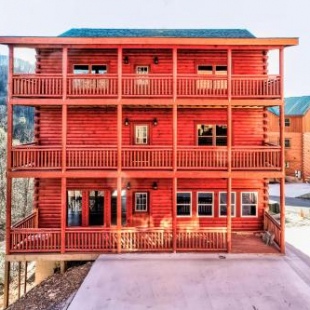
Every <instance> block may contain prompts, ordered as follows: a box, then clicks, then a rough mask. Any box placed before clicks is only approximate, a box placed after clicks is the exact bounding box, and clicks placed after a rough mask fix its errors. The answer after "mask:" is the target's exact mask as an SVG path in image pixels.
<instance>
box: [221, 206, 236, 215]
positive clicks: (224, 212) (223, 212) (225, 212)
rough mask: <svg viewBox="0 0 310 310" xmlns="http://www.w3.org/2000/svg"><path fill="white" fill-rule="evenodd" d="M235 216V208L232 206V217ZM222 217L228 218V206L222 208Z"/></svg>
mask: <svg viewBox="0 0 310 310" xmlns="http://www.w3.org/2000/svg"><path fill="white" fill-rule="evenodd" d="M234 215H235V206H234V205H231V216H234ZM220 216H227V206H226V205H221V206H220Z"/></svg>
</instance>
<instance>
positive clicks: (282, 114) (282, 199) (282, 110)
mask: <svg viewBox="0 0 310 310" xmlns="http://www.w3.org/2000/svg"><path fill="white" fill-rule="evenodd" d="M279 61H280V65H279V67H280V77H281V106H280V145H281V171H282V178H281V180H280V225H281V239H280V250H281V253H282V254H285V136H284V130H285V126H284V121H285V108H284V92H283V81H284V49H283V48H280V49H279Z"/></svg>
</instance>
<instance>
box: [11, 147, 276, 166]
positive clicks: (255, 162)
mask: <svg viewBox="0 0 310 310" xmlns="http://www.w3.org/2000/svg"><path fill="white" fill-rule="evenodd" d="M227 156H228V150H227V148H225V147H221V148H206V147H197V146H189V147H179V148H178V149H177V158H176V160H177V168H178V170H200V169H204V170H226V169H228V157H227ZM280 159H281V150H280V148H279V147H274V146H261V147H233V149H232V162H231V166H232V170H267V171H278V170H280V169H281V160H280ZM61 168H62V150H61V147H60V146H37V145H34V144H30V145H22V146H15V147H13V149H12V169H13V170H15V171H16V170H38V169H39V170H40V169H42V170H44V169H45V170H55V169H56V170H57V169H61ZM116 168H117V148H116V146H101V147H92V146H75V147H68V148H67V154H66V169H68V170H70V169H116ZM172 168H173V149H172V147H171V146H148V147H123V148H122V169H124V170H136V169H157V170H158V169H160V170H169V169H172Z"/></svg>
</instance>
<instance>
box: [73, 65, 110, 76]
mask: <svg viewBox="0 0 310 310" xmlns="http://www.w3.org/2000/svg"><path fill="white" fill-rule="evenodd" d="M75 66H87V67H88V72H87V73H74V70H75ZM93 66H105V67H106V72H105V73H92V70H93ZM108 68H109V67H108V65H107V64H93V63H87V64H79V63H77V64H73V70H72V71H73V74H74V75H83V74H84V75H85V74H92V75H96V74H98V75H105V74H107V73H108Z"/></svg>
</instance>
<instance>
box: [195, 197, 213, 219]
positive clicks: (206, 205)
mask: <svg viewBox="0 0 310 310" xmlns="http://www.w3.org/2000/svg"><path fill="white" fill-rule="evenodd" d="M213 196H214V195H213V193H209V192H204V193H197V213H198V216H210V217H211V216H213V201H214V200H213Z"/></svg>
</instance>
